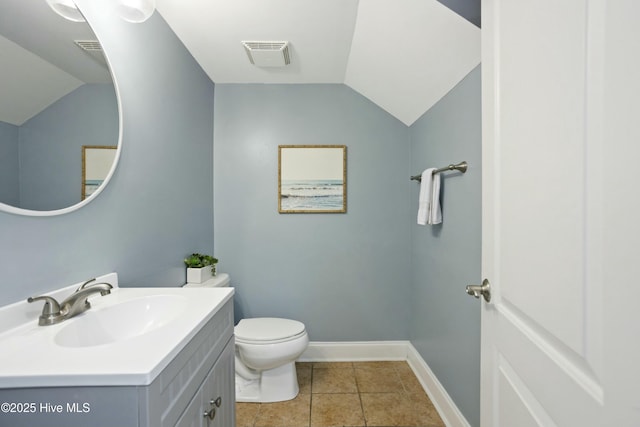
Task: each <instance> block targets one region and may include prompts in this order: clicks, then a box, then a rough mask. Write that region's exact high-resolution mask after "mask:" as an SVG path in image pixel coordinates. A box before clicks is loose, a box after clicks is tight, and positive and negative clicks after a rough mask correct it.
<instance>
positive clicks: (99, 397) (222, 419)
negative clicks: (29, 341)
mask: <svg viewBox="0 0 640 427" xmlns="http://www.w3.org/2000/svg"><path fill="white" fill-rule="evenodd" d="M119 357H122V360H123V361H126V360H127V359H128V358H135V357H136V355H135V354H122V355H120V356H119ZM234 361H235V349H234V339H233V300H232V299H229V300H228V301H227V302H226V303H225V304H224V305H223V306H221V307H220V309H219V310H218V311H217V312H216V313H215V314H214V315H213V317H212V318H210V319H209V320H208V321H207V322H206V323H205V324H204V325H203V326H202V328H200V330H199V331H198V332H197V333H196V334H195V335H194V336H193V337H192V338H191V339H190V340H189V342H188V343H187V344H186V345H185V346H184V347H183V348H182V349H181V350H180V351H179V352H177V354H176V355H175V357H174V358H173V359H172V360H171V361H170V362H169V363H168V364H167V366H166V367H164V369H163V370H162V371H161V372H160V373H159V374H158V375H157V376H155V377H154V379H153V381H152V382H151V384H147V385H136V384H131V385H122V386H99V385H91V386H73V387H33V388H13V389H0V402H15V403H16V409H17V408H18V406H17V404H19V405H20V408H19V409H20V413H16V412H14V413H11V412H5V411H4V410H3V411H2V412H0V426H2V427H4V426H11V427H33V426H36V425H42V426H44V425H46V426H48V427H87V426H92V427H113V426H118V427H214V426H215V427H217V426H220V427H222V426H224V427H230V426H234V425H235V374H234ZM212 401H213V403H211V402H212ZM25 408H26V409H28V411H26V412H25V410H24V409H25ZM213 408H215V412H211V409H213ZM205 412H207V414H211V416H210V417H209V416H207V417H205V416H204V414H205ZM214 413H215V416H214Z"/></svg>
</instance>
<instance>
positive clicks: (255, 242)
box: [214, 84, 411, 341]
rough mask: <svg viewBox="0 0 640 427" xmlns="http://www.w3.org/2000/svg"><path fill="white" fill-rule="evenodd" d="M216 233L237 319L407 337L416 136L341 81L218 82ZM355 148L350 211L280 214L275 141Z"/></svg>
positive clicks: (329, 335) (341, 333)
mask: <svg viewBox="0 0 640 427" xmlns="http://www.w3.org/2000/svg"><path fill="white" fill-rule="evenodd" d="M215 124H216V125H215V137H214V151H215V157H214V158H215V160H214V171H215V185H214V198H215V215H214V219H215V235H216V256H217V257H218V258H219V259H220V270H221V271H226V272H228V273H230V274H231V278H232V282H233V285H234V286H235V287H236V315H237V317H255V316H282V317H289V318H293V319H299V320H301V321H303V322H305V323H306V325H307V327H308V331H309V335H310V338H311V340H313V341H359V340H398V339H408V332H409V330H408V321H409V318H408V315H409V312H408V310H407V304H408V301H409V293H408V291H409V289H408V286H407V284H408V283H409V280H410V253H409V249H410V246H409V241H410V235H409V231H410V224H409V217H410V215H409V207H410V206H409V203H408V201H409V194H410V191H411V183H410V182H409V179H408V175H407V174H408V171H409V144H408V130H407V128H406V126H405V125H403V124H402V123H401V122H399V121H398V120H396V119H394V118H392V117H391V116H390V115H388V114H387V113H385V112H384V111H382V110H381V109H379V108H378V107H377V106H375V105H374V104H372V103H371V102H370V101H368V100H366V99H365V98H364V97H362V96H360V95H359V94H357V93H356V92H354V91H353V90H351V89H349V88H348V87H346V86H344V85H234V84H229V85H227V84H224V85H220V84H219V85H216V96H215ZM283 144H309V145H318V144H344V145H346V146H347V172H348V176H347V192H348V194H347V213H346V214H279V213H278V205H277V195H278V188H277V184H278V145H283Z"/></svg>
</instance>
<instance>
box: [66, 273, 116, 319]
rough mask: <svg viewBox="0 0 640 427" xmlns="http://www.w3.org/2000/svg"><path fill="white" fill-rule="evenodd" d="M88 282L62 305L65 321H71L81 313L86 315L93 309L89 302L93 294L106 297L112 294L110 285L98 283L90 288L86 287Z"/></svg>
mask: <svg viewBox="0 0 640 427" xmlns="http://www.w3.org/2000/svg"><path fill="white" fill-rule="evenodd" d="M94 280H95V279H94ZM85 285H86V282H85V283H84V284H83V285H82V286H80V287H79V288H78V290H77V291H75V292H74V293H72V294H71V295H70V296H69V297H68V298H67V299H65V300H64V301H62V302H61V303H60V312H61V313H62V314H63V315H64V317H65V319H69V318H71V317H73V316H77V315H78V314H80V313H84V312H85V311H87V310H88V309H90V308H91V304H90V303H89V301H87V298H89V297H90V296H91V295H93V294H97V293H98V292H99V293H100V295H102V296H105V295H108V294H110V293H111V289H112V288H113V286H111V285H110V284H109V283H106V282H103V283H96V284H93V285H90V286H86V287H85Z"/></svg>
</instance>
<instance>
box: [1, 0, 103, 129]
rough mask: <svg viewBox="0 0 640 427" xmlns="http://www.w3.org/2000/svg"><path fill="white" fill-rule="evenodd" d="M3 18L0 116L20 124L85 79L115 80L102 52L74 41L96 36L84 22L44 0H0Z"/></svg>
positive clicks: (96, 81)
mask: <svg viewBox="0 0 640 427" xmlns="http://www.w3.org/2000/svg"><path fill="white" fill-rule="evenodd" d="M0 18H1V19H0V60H1V61H2V62H1V65H2V71H1V73H0V77H1V78H0V121H3V122H6V123H10V124H13V125H17V126H19V125H22V124H23V123H24V122H25V121H26V120H28V119H30V118H31V117H33V116H34V115H36V114H38V113H39V112H40V111H42V110H43V109H45V108H46V107H48V106H49V105H51V104H52V103H53V102H55V101H57V100H58V99H60V98H61V97H63V96H64V95H66V94H68V93H69V92H71V91H73V90H74V89H76V88H77V87H79V86H81V85H83V84H85V83H105V82H111V75H110V73H109V69H108V68H107V65H106V63H105V62H104V58H99V59H97V58H98V57H97V56H95V55H93V56H92V55H90V54H88V53H87V52H85V51H83V50H82V49H80V48H79V47H78V46H76V45H75V43H74V40H95V39H96V37H95V35H94V34H93V31H92V30H91V28H89V26H88V25H87V24H86V23H77V22H71V21H67V20H65V19H62V18H61V17H60V16H58V15H56V14H55V13H54V12H53V11H52V10H51V8H49V6H48V5H47V3H46V2H45V1H44V0H29V1H25V0H0Z"/></svg>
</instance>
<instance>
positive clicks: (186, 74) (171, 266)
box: [0, 0, 214, 305]
mask: <svg viewBox="0 0 640 427" xmlns="http://www.w3.org/2000/svg"><path fill="white" fill-rule="evenodd" d="M76 3H77V4H78V5H79V6H80V8H81V9H82V10H83V11H84V12H85V14H86V16H87V17H88V20H89V22H90V23H91V24H92V27H93V29H94V31H95V33H96V34H97V36H98V38H99V39H100V41H101V43H102V45H103V47H104V49H105V51H106V53H107V56H108V58H109V60H110V61H111V63H112V69H113V73H114V75H115V78H116V80H117V83H118V85H119V89H120V92H121V103H122V114H123V149H122V158H121V159H120V164H119V165H118V168H117V171H116V173H115V175H114V177H113V180H112V181H111V182H110V183H109V185H108V186H107V187H106V189H105V191H104V192H102V193H101V194H100V195H99V196H98V197H97V198H96V199H95V200H93V201H92V202H91V203H89V204H88V205H86V206H85V207H83V208H82V209H80V210H78V211H75V212H72V213H68V214H65V215H61V216H56V217H25V216H18V215H14V214H8V213H3V212H0V236H1V238H0V290H1V292H0V305H2V304H7V303H11V302H14V301H17V300H21V299H23V298H26V297H28V296H30V295H35V294H40V293H44V292H47V291H49V290H51V289H55V288H59V287H61V286H64V285H68V284H70V283H75V282H79V281H82V280H84V279H87V278H90V277H94V276H96V275H99V274H104V273H107V272H111V271H117V272H118V273H119V274H120V278H121V281H122V283H123V285H135V286H175V285H179V284H181V282H182V281H183V280H184V276H185V270H184V265H183V263H182V259H183V258H184V256H185V255H186V254H188V253H190V252H191V251H206V252H211V251H213V221H212V218H213V171H212V168H211V163H212V155H213V142H212V140H213V89H214V85H213V83H212V82H211V81H210V79H209V78H208V77H207V76H206V74H205V73H204V72H203V71H202V69H201V68H200V67H199V66H198V65H197V64H196V63H195V61H194V60H193V58H192V57H191V55H190V54H189V53H188V52H187V51H186V49H185V48H184V47H183V45H182V44H181V43H180V41H179V40H178V39H177V37H176V36H175V35H174V34H173V32H172V31H171V30H170V28H169V27H168V25H167V24H166V23H165V22H164V20H163V19H162V17H161V16H160V15H159V14H154V16H153V17H152V18H151V19H150V20H149V21H147V22H146V23H144V24H137V25H136V24H129V23H126V22H124V21H123V20H121V19H120V18H118V17H116V16H115V13H114V11H113V10H112V8H113V7H115V6H114V4H113V2H110V1H108V0H100V1H96V0H76Z"/></svg>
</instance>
